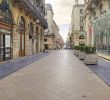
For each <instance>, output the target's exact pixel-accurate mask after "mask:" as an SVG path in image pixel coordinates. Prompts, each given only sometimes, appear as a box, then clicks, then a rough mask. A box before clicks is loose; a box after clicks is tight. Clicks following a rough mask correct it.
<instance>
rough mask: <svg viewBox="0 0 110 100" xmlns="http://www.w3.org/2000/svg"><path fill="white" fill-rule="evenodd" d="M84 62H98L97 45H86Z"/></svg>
mask: <svg viewBox="0 0 110 100" xmlns="http://www.w3.org/2000/svg"><path fill="white" fill-rule="evenodd" d="M84 63H85V64H86V65H89V64H97V63H98V56H97V53H96V47H94V46H93V47H91V46H85V58H84Z"/></svg>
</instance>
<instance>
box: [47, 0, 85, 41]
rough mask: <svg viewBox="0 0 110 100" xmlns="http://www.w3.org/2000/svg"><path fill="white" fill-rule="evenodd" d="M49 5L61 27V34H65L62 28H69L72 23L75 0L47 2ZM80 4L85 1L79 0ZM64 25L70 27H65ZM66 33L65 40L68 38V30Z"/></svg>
mask: <svg viewBox="0 0 110 100" xmlns="http://www.w3.org/2000/svg"><path fill="white" fill-rule="evenodd" d="M46 2H47V3H50V4H52V6H53V11H54V20H55V22H56V23H57V24H58V25H59V27H60V29H61V31H60V33H61V34H63V33H62V32H64V31H62V30H63V29H62V28H69V25H70V22H71V13H72V8H73V5H74V4H75V0H46ZM79 3H83V0H79ZM64 25H66V26H68V27H64ZM65 30H66V33H65V34H64V36H63V35H62V36H63V39H64V40H65V35H66V36H67V34H68V30H69V29H65Z"/></svg>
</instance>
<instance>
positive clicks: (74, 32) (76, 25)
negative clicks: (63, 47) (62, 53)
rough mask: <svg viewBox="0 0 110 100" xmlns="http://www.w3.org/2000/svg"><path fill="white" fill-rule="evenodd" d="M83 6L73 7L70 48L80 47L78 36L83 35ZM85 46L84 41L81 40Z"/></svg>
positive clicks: (76, 5)
mask: <svg viewBox="0 0 110 100" xmlns="http://www.w3.org/2000/svg"><path fill="white" fill-rule="evenodd" d="M83 9H84V5H83V4H78V3H77V4H75V5H74V6H73V10H72V15H71V24H70V32H69V34H70V35H69V36H70V37H69V38H70V47H71V48H73V47H74V46H78V45H80V38H79V37H80V35H82V34H83V35H84V34H85V32H84V24H83V17H82V14H83ZM83 42H84V44H85V39H84V40H83Z"/></svg>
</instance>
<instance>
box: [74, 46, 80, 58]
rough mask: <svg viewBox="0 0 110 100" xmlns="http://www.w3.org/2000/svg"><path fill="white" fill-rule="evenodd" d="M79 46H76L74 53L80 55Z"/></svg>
mask: <svg viewBox="0 0 110 100" xmlns="http://www.w3.org/2000/svg"><path fill="white" fill-rule="evenodd" d="M79 50H80V48H79V46H74V55H76V56H79Z"/></svg>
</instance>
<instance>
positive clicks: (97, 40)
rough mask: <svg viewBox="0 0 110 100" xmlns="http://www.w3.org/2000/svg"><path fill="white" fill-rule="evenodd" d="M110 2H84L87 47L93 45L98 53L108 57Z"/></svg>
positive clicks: (87, 0)
mask: <svg viewBox="0 0 110 100" xmlns="http://www.w3.org/2000/svg"><path fill="white" fill-rule="evenodd" d="M109 20H110V0H96V1H95V0H94V1H93V0H85V14H84V21H85V30H86V33H87V45H95V46H96V47H97V51H98V53H100V54H102V55H105V56H109V55H110V21H109Z"/></svg>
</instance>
